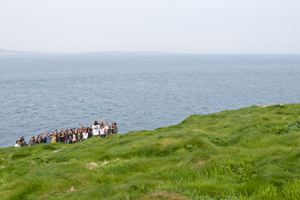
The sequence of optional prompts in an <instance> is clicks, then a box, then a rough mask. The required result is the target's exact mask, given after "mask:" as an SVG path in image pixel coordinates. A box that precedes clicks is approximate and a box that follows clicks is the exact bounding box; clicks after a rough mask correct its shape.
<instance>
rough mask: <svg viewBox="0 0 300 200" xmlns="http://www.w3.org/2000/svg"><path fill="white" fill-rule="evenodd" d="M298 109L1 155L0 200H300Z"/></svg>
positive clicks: (226, 114)
mask: <svg viewBox="0 0 300 200" xmlns="http://www.w3.org/2000/svg"><path fill="white" fill-rule="evenodd" d="M299 116H300V104H291V105H275V106H267V107H260V106H252V107H249V108H242V109H239V110H234V111H231V110H226V111H222V112H219V113H215V114H210V115H191V116H190V117H189V118H187V119H185V120H184V121H182V122H181V123H180V124H178V125H173V126H169V127H167V128H158V129H156V130H154V131H141V132H130V133H127V134H123V135H114V136H110V137H109V138H107V139H101V138H91V139H89V140H87V141H84V142H80V143H78V144H74V145H66V144H40V145H36V146H33V147H23V148H14V147H11V148H5V149H0V197H1V199H14V200H15V199H300V190H299V188H300V147H299V143H300V118H299Z"/></svg>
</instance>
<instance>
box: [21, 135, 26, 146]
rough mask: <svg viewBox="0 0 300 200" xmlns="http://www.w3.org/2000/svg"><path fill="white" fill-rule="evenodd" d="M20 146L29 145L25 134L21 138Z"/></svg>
mask: <svg viewBox="0 0 300 200" xmlns="http://www.w3.org/2000/svg"><path fill="white" fill-rule="evenodd" d="M20 146H21V147H24V146H27V143H26V140H25V138H24V136H22V137H21V139H20Z"/></svg>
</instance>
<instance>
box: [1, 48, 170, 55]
mask: <svg viewBox="0 0 300 200" xmlns="http://www.w3.org/2000/svg"><path fill="white" fill-rule="evenodd" d="M0 54H65V55H69V54H119V55H120V54H176V53H170V52H161V51H131V52H124V51H100V52H78V53H70V52H36V51H17V50H5V49H0Z"/></svg>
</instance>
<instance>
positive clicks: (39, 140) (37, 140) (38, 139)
mask: <svg viewBox="0 0 300 200" xmlns="http://www.w3.org/2000/svg"><path fill="white" fill-rule="evenodd" d="M35 143H36V144H39V143H41V136H40V135H38V137H37V139H36V141H35Z"/></svg>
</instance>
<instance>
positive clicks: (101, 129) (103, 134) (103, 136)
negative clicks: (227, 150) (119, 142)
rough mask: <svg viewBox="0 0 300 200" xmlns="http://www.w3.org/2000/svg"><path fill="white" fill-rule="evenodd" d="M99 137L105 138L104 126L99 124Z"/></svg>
mask: <svg viewBox="0 0 300 200" xmlns="http://www.w3.org/2000/svg"><path fill="white" fill-rule="evenodd" d="M100 137H102V138H106V133H105V128H104V127H103V125H101V126H100Z"/></svg>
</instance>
